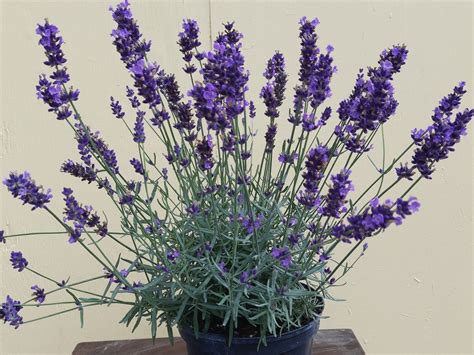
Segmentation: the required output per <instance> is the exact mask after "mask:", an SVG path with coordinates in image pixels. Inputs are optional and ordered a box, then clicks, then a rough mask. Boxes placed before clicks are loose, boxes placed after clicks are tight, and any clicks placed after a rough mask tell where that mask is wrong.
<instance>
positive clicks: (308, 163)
mask: <svg viewBox="0 0 474 355" xmlns="http://www.w3.org/2000/svg"><path fill="white" fill-rule="evenodd" d="M110 10H111V12H112V16H113V19H114V21H115V22H116V25H117V27H116V28H115V29H114V30H113V31H112V39H113V44H114V46H115V48H116V50H117V52H118V53H119V55H120V59H121V60H122V62H123V63H124V65H125V68H126V70H127V71H128V72H129V73H130V76H131V78H132V82H133V86H130V87H129V86H127V87H126V96H127V98H128V101H129V103H130V106H131V108H132V109H133V110H134V111H135V117H134V123H133V125H132V124H131V123H130V122H129V120H128V117H127V116H126V115H125V112H124V111H123V109H122V103H120V102H119V101H118V100H115V99H114V98H113V97H112V98H111V102H110V107H111V111H112V114H113V116H115V117H116V119H117V121H120V122H121V123H122V124H123V125H124V126H125V129H126V130H128V131H129V132H130V136H131V140H133V142H134V144H136V147H137V155H136V156H135V157H132V158H131V159H130V161H129V163H130V164H131V166H132V167H133V169H134V171H135V174H134V176H125V175H123V173H122V171H121V169H120V168H119V163H118V161H117V158H116V154H115V151H114V150H113V149H112V148H110V147H109V146H108V145H107V144H106V142H105V141H104V139H103V138H102V137H101V136H100V134H99V133H98V132H95V131H94V130H93V129H92V128H90V127H89V126H88V125H87V123H86V121H88V120H87V117H82V116H81V114H80V110H79V105H78V103H77V101H78V99H79V90H77V89H73V88H72V87H70V86H69V82H70V76H69V72H68V71H67V68H66V66H65V63H66V58H65V55H64V53H63V48H62V47H63V39H62V37H61V35H60V33H59V29H58V28H57V27H56V26H54V25H53V24H51V23H50V22H49V21H48V20H45V22H44V23H42V24H40V25H38V27H37V30H36V33H37V34H38V35H39V37H40V40H39V44H40V45H41V47H42V48H43V49H44V52H45V55H46V61H45V62H44V64H45V65H46V66H47V67H48V70H49V72H48V73H47V74H42V75H40V77H39V82H38V85H37V86H36V90H37V95H38V98H39V99H40V100H42V101H44V103H45V104H46V105H47V107H48V111H51V112H52V113H53V114H54V115H55V117H56V119H57V120H59V121H63V122H62V123H64V124H67V125H68V126H69V127H70V128H71V130H72V134H73V138H74V140H75V144H76V145H77V149H78V153H79V155H78V157H79V160H67V161H65V162H64V163H63V164H62V165H61V171H62V172H64V173H67V174H70V175H72V176H75V177H77V178H78V179H80V180H82V181H84V182H87V183H88V184H90V185H93V186H94V187H93V188H97V189H99V190H100V191H102V192H103V193H105V194H107V195H108V196H109V197H110V199H111V201H112V204H113V206H115V208H116V210H115V212H116V213H118V215H119V217H120V221H121V225H120V228H117V229H118V230H111V228H110V226H109V225H108V223H107V220H106V219H104V218H102V217H100V216H99V214H98V213H97V212H96V211H95V210H94V209H93V207H91V206H89V205H86V204H82V203H81V202H79V201H78V200H77V199H76V196H75V194H74V191H73V190H72V189H71V188H69V187H64V189H63V191H62V192H61V193H60V194H58V195H62V197H57V198H62V199H63V200H64V205H65V207H64V210H63V211H62V215H61V213H60V212H58V211H54V210H52V209H51V208H50V207H49V202H50V201H51V199H52V198H53V195H52V192H51V190H49V189H45V188H43V187H42V186H40V185H39V184H37V183H36V182H35V181H34V180H33V178H32V177H31V176H30V174H29V173H28V172H23V173H18V172H12V173H10V175H9V176H8V177H6V178H5V179H4V181H3V183H4V185H5V187H6V188H7V189H8V190H9V191H10V192H11V194H12V195H13V197H16V198H18V199H20V200H21V201H22V202H23V204H27V205H30V206H31V208H32V210H40V211H41V212H42V213H45V214H46V215H48V216H50V217H51V218H53V219H54V220H55V221H57V223H58V225H59V227H60V228H61V231H59V232H48V233H49V234H64V236H65V240H67V241H68V242H69V243H70V244H71V245H73V247H78V248H84V249H85V250H86V251H87V252H88V254H89V255H90V257H91V260H92V261H93V262H95V263H97V266H98V268H100V270H103V274H101V275H99V276H95V277H90V278H88V279H86V280H69V279H68V280H55V279H54V278H51V277H49V276H47V275H44V274H43V273H42V272H40V271H38V270H37V269H36V268H35V267H34V265H30V264H29V262H28V260H27V258H26V257H27V256H26V255H23V254H22V252H21V251H13V252H12V253H11V256H10V261H11V264H12V266H13V268H14V269H16V270H17V271H18V272H23V271H29V272H32V273H34V274H36V275H37V276H38V277H39V278H40V280H41V283H40V285H41V286H40V285H33V286H32V287H31V289H32V291H33V295H32V297H31V298H30V299H27V300H25V301H23V302H20V301H17V300H16V297H11V296H10V295H8V296H7V297H6V300H5V301H4V302H3V303H2V304H1V308H0V319H2V320H3V321H4V323H6V324H8V325H10V326H13V327H15V328H18V327H19V326H20V325H23V324H26V323H30V322H33V321H37V320H41V319H44V318H46V317H50V316H54V315H60V314H63V313H66V312H72V311H79V314H80V318H81V323H82V319H83V313H84V311H85V308H87V307H92V306H98V305H111V304H121V305H125V306H126V307H128V310H127V312H126V313H125V314H124V316H123V319H122V320H121V322H122V323H124V324H125V325H127V326H129V325H130V326H131V327H132V328H133V330H134V329H135V328H136V327H137V326H138V325H139V324H140V322H141V321H142V320H144V321H146V322H148V323H149V325H150V329H151V337H152V338H153V339H154V338H155V337H156V334H157V329H158V328H159V327H160V326H163V327H166V328H167V330H168V334H169V338H170V341H171V342H172V341H173V327H174V326H177V327H178V329H179V332H180V334H181V336H182V337H183V338H184V339H185V341H186V342H187V344H188V352H189V354H254V353H259V354H309V353H310V348H311V342H312V337H313V335H314V334H315V333H316V331H317V330H318V327H319V321H320V318H321V316H322V311H323V307H324V300H326V299H331V295H330V292H329V291H330V289H331V287H334V286H336V285H338V283H339V281H340V280H341V279H342V278H343V277H344V276H345V275H346V274H347V273H348V271H349V270H351V268H352V267H353V266H354V264H355V263H356V262H357V261H358V260H359V259H360V257H361V256H362V255H363V253H364V251H365V250H366V248H367V240H369V239H370V238H371V237H374V236H376V235H378V234H380V233H381V232H383V231H384V230H385V229H386V228H388V227H389V226H390V225H399V224H401V223H402V222H403V220H404V219H405V218H406V217H407V216H409V215H412V214H413V213H414V212H416V211H417V210H418V208H419V206H420V205H419V203H418V201H417V200H416V198H415V197H411V196H410V195H409V193H410V192H411V190H412V189H413V187H415V185H416V184H418V183H419V182H420V181H422V180H427V179H430V178H431V175H432V174H433V172H434V170H435V167H436V163H437V162H438V161H440V160H442V159H446V158H447V157H448V155H449V154H450V152H452V151H453V150H454V146H455V145H456V144H457V143H458V142H459V141H460V139H461V137H462V136H463V135H465V134H466V127H467V124H468V123H469V121H470V120H471V118H472V116H473V115H474V110H472V109H464V110H459V107H460V104H461V98H462V96H463V95H464V94H465V93H466V91H465V89H464V87H465V84H464V82H461V83H459V84H458V85H457V86H455V87H454V89H453V91H452V92H451V93H449V94H448V95H447V96H446V97H444V98H442V99H441V100H440V102H439V105H438V106H437V107H436V108H435V109H434V113H433V114H432V117H431V122H430V123H427V127H426V128H423V129H414V130H413V131H412V140H413V142H412V143H411V144H410V145H409V146H408V147H406V148H405V149H404V150H403V151H401V152H400V153H399V154H397V155H396V156H395V157H394V158H393V159H386V158H385V154H384V159H383V164H382V166H376V169H377V171H378V177H377V178H376V179H375V180H374V181H372V182H370V183H369V184H367V186H366V187H364V188H358V189H357V193H356V190H355V188H354V186H353V184H352V182H351V174H352V170H353V169H354V166H355V165H356V164H357V162H358V161H360V159H361V157H364V155H365V154H366V153H367V152H368V151H369V150H370V149H371V148H372V143H373V142H374V138H375V137H376V136H377V134H381V136H382V138H383V136H384V124H385V123H386V122H387V121H388V120H389V119H390V118H391V117H392V116H393V115H394V114H395V111H396V108H397V105H398V102H397V101H396V99H395V97H394V87H393V80H394V76H395V75H396V74H397V73H398V72H399V71H400V70H401V68H402V66H403V65H404V64H405V61H406V58H407V53H408V50H407V49H406V47H405V46H404V45H394V46H392V47H390V48H389V49H387V50H384V51H383V52H382V53H381V54H380V57H379V59H378V61H377V63H376V65H375V66H374V67H369V68H368V69H367V71H363V70H361V71H360V72H359V74H358V75H357V79H356V82H355V85H354V89H353V91H352V93H351V94H350V96H349V97H348V98H347V99H346V100H343V101H342V102H341V103H340V104H339V106H338V107H337V110H336V112H333V111H332V109H331V108H330V107H326V106H325V101H326V99H327V98H328V97H329V96H330V95H331V89H330V82H331V78H332V76H333V74H334V73H335V72H336V67H335V66H334V64H333V54H332V53H333V48H332V47H331V46H327V48H326V50H321V49H320V48H319V47H318V45H317V35H316V27H317V25H318V23H319V22H318V20H317V19H314V20H309V19H307V18H305V17H303V18H302V19H301V21H300V24H299V25H300V32H299V39H300V42H301V53H300V59H299V64H300V68H299V72H298V84H297V85H296V87H295V88H294V92H293V93H292V94H291V95H292V97H293V100H292V104H291V105H290V106H291V108H290V109H289V110H288V111H286V110H287V107H286V106H285V105H284V101H285V96H289V95H288V94H287V88H286V86H287V73H286V69H285V59H284V56H283V54H282V53H279V52H276V53H275V54H274V55H273V56H272V57H271V58H270V59H269V60H268V61H267V63H266V67H265V70H264V73H263V75H264V77H265V79H266V84H265V85H264V86H263V87H262V89H261V91H260V97H259V99H260V100H262V102H263V106H264V107H265V110H264V111H263V112H260V113H258V114H257V112H256V109H255V105H254V102H253V101H252V100H251V99H250V98H249V97H248V95H247V90H248V87H247V85H248V79H249V73H248V72H247V71H246V70H245V66H244V64H245V63H244V56H243V54H242V50H241V46H242V35H241V33H239V32H238V30H237V29H236V27H235V25H234V23H227V24H225V25H224V28H223V30H222V32H221V33H219V35H218V36H217V38H216V40H215V42H214V45H213V48H212V49H211V50H210V51H204V50H203V49H202V48H201V43H200V41H199V28H198V25H197V23H196V22H195V21H193V20H185V21H183V31H182V32H181V33H179V36H178V44H179V46H180V50H181V53H182V59H183V60H184V68H183V70H184V71H185V72H186V73H187V74H189V77H190V81H191V87H190V89H189V90H188V91H187V92H186V93H183V92H182V91H181V90H180V88H179V86H178V84H177V81H176V79H175V76H174V75H173V74H169V73H166V72H165V71H164V70H163V69H162V68H161V67H160V66H159V65H158V64H157V63H156V62H154V61H152V60H151V59H150V58H149V57H148V53H149V51H150V46H151V42H150V41H147V40H145V39H144V38H143V36H142V34H141V32H140V30H139V26H138V25H137V22H136V21H135V20H134V18H133V16H132V12H131V10H130V5H129V3H128V1H127V0H125V1H124V2H122V3H120V4H118V5H117V6H115V7H113V8H111V9H110ZM257 116H258V118H257ZM331 116H333V117H331ZM285 118H286V119H288V121H289V122H290V123H291V124H292V125H291V127H292V128H291V131H290V132H289V134H287V135H285V136H284V138H285V139H284V141H283V144H282V146H281V148H276V141H275V139H276V134H277V127H278V126H277V122H278V120H282V119H285ZM255 119H267V120H268V126H267V130H266V132H265V133H264V135H263V137H264V140H263V139H262V135H257V132H254V131H253V130H252V128H251V127H252V125H251V121H252V120H255ZM330 119H332V120H333V121H337V123H336V124H335V128H334V129H333V130H332V131H331V132H330V134H329V135H327V137H325V138H323V136H322V134H323V133H321V131H324V129H325V126H326V124H327V123H328V121H329V120H330ZM326 129H328V128H326ZM145 132H146V133H145ZM150 140H155V141H158V142H160V143H161V144H162V149H163V150H162V151H160V152H158V153H159V154H156V153H153V152H151V151H150V149H147V142H148V141H150ZM254 144H262V145H264V147H265V148H264V151H263V154H262V156H261V157H257V156H254V152H255V150H254V149H253V146H254ZM148 148H149V147H148ZM161 156H163V157H164V158H161ZM275 159H278V163H279V164H278V168H277V169H276V170H275V168H274V166H275V164H274V160H275ZM374 165H375V164H374ZM395 186H397V187H400V186H402V187H404V190H405V191H404V192H403V193H402V194H401V195H400V196H391V197H392V199H389V197H390V193H391V192H393V188H394V187H395ZM48 233H44V232H38V233H36V234H48ZM29 234H32V233H28V235H29ZM23 235H26V234H16V235H13V234H11V235H6V234H5V233H4V231H3V230H2V231H0V242H3V243H5V242H6V241H7V239H8V238H12V237H20V236H23ZM104 238H107V239H109V240H111V241H113V242H115V243H116V244H117V246H118V247H119V248H120V249H121V253H120V254H119V255H114V256H113V257H112V256H111V254H110V253H109V252H108V251H107V250H104V248H103V246H102V244H101V240H102V239H104ZM336 247H339V248H337V250H339V249H344V250H345V251H346V253H345V254H344V255H343V257H341V258H340V259H337V258H336V257H335V256H334V252H335V250H336ZM104 278H105V279H106V280H103V281H104V290H103V292H102V293H100V294H99V293H94V292H92V291H90V290H88V289H87V287H86V286H87V284H88V283H89V282H92V281H96V280H100V279H104ZM44 283H47V285H45V284H44ZM59 292H62V293H64V296H65V297H66V298H65V301H64V302H61V304H62V305H65V307H66V308H65V309H64V310H62V311H59V312H56V313H53V314H51V315H48V316H43V317H39V318H32V319H27V320H24V319H23V315H22V310H23V308H24V307H26V306H31V305H33V304H34V305H37V306H39V307H43V306H46V305H48V301H47V299H48V296H49V295H50V294H53V293H59Z"/></svg>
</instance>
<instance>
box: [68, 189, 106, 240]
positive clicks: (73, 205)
mask: <svg viewBox="0 0 474 355" xmlns="http://www.w3.org/2000/svg"><path fill="white" fill-rule="evenodd" d="M63 196H64V202H65V204H66V207H65V209H64V221H65V222H68V221H71V222H72V227H71V231H70V234H69V243H71V244H73V243H75V242H77V241H78V240H79V238H80V237H81V235H82V233H83V232H84V231H85V229H86V227H89V228H95V231H96V232H97V234H99V235H100V236H101V237H104V236H106V235H107V233H108V230H107V222H101V220H100V217H99V216H98V215H97V213H96V212H94V211H93V209H92V207H91V206H83V205H81V204H79V202H77V200H76V198H75V197H74V196H73V191H72V189H70V188H67V187H65V188H64V189H63Z"/></svg>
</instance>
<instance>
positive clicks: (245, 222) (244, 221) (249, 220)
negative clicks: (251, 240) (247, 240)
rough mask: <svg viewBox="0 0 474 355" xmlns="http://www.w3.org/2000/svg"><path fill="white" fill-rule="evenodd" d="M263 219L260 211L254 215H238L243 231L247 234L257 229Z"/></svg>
mask: <svg viewBox="0 0 474 355" xmlns="http://www.w3.org/2000/svg"><path fill="white" fill-rule="evenodd" d="M264 220H265V217H264V216H263V214H262V213H259V214H257V215H256V216H255V217H252V216H242V217H239V222H240V224H241V225H242V227H244V229H245V231H246V232H247V233H248V234H251V233H253V232H255V231H256V230H257V229H259V228H260V227H261V226H262V224H263V221H264Z"/></svg>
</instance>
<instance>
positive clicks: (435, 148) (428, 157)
mask: <svg viewBox="0 0 474 355" xmlns="http://www.w3.org/2000/svg"><path fill="white" fill-rule="evenodd" d="M464 86H465V83H464V82H461V83H459V84H458V85H457V86H456V87H455V88H454V89H453V92H452V93H451V94H449V95H448V96H446V97H443V98H442V99H441V101H440V102H439V106H438V107H436V108H435V110H434V114H433V116H432V120H433V124H432V125H431V126H429V127H428V128H427V129H426V130H424V131H423V130H417V129H415V130H413V132H412V138H413V141H414V142H415V144H416V145H417V148H416V150H415V152H414V154H413V157H412V161H411V162H412V164H413V168H416V169H417V170H418V171H419V172H420V174H421V176H423V177H424V178H425V179H430V178H431V174H432V173H433V172H434V169H435V167H434V165H435V163H437V162H439V161H440V160H443V159H446V158H447V157H448V155H449V152H451V151H454V146H455V145H456V144H457V143H459V141H460V140H461V137H462V136H464V135H465V134H466V130H467V124H468V123H469V122H470V121H471V119H472V117H473V116H474V109H471V110H469V109H465V110H464V111H461V112H458V113H457V114H456V115H455V117H454V118H452V116H453V111H454V110H455V109H457V108H458V107H459V105H460V103H461V98H462V96H463V95H464V94H465V93H466V90H465V89H464Z"/></svg>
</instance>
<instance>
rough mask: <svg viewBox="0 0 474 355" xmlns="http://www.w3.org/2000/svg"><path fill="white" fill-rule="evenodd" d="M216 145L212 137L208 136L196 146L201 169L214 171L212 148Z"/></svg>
mask: <svg viewBox="0 0 474 355" xmlns="http://www.w3.org/2000/svg"><path fill="white" fill-rule="evenodd" d="M213 147H214V144H213V143H212V137H211V135H210V134H209V135H207V136H206V137H204V138H203V139H202V141H200V142H198V144H197V145H196V153H197V155H198V157H199V167H200V168H201V169H202V170H204V171H206V170H210V169H212V167H213V166H214V161H213V158H212V148H213Z"/></svg>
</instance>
